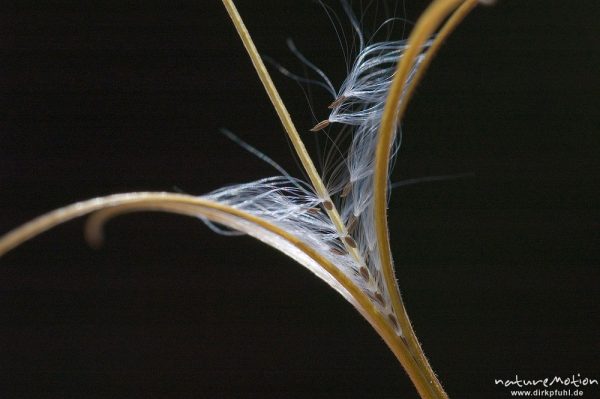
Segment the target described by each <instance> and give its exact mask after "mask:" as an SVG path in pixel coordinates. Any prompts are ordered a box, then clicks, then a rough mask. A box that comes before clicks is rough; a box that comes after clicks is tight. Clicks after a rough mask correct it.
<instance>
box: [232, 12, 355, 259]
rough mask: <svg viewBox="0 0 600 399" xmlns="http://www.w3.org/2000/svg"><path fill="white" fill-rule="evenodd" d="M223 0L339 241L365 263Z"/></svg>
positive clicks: (236, 17)
mask: <svg viewBox="0 0 600 399" xmlns="http://www.w3.org/2000/svg"><path fill="white" fill-rule="evenodd" d="M223 4H224V5H225V8H226V9H227V13H228V14H229V17H230V18H231V21H232V22H233V25H234V26H235V29H236V30H237V32H238V34H239V35H240V38H241V39H242V43H243V44H244V47H245V48H246V51H247V52H248V55H249V56H250V59H251V60H252V65H254V69H255V70H256V73H257V74H258V77H259V78H260V81H261V82H262V84H263V86H264V88H265V91H266V92H267V95H268V96H269V99H270V100H271V103H272V104H273V107H274V108H275V111H276V112H277V115H278V116H279V119H280V120H281V123H282V125H283V127H284V129H285V131H286V133H287V135H288V137H289V138H290V141H291V142H292V145H293V147H294V150H295V151H296V154H298V158H299V159H300V162H301V163H302V166H303V167H304V170H305V171H306V174H307V175H308V178H309V179H310V182H311V184H312V186H313V187H314V189H315V192H316V194H317V196H318V197H319V198H320V199H321V200H323V202H324V204H325V212H326V213H327V215H328V216H329V218H330V219H331V221H332V222H333V225H334V226H335V228H336V230H337V232H338V234H339V235H340V238H342V240H341V241H342V244H343V245H344V247H345V248H346V251H347V252H348V253H349V254H351V255H352V257H353V258H354V259H355V260H356V261H357V262H358V263H359V264H364V263H365V261H364V259H363V257H362V255H361V254H360V252H359V251H358V250H357V249H356V248H353V247H352V246H350V245H349V244H348V243H347V242H346V241H345V240H343V237H345V236H347V235H349V234H348V229H347V228H346V225H345V224H344V222H343V219H342V217H341V216H340V213H339V211H338V210H337V208H336V206H335V204H334V203H333V201H332V200H331V196H330V195H329V191H328V190H327V187H326V186H325V184H324V183H323V180H322V179H321V176H320V175H319V173H318V172H317V168H316V167H315V165H314V163H313V161H312V159H311V158H310V155H309V154H308V151H307V150H306V147H305V146H304V143H303V142H302V139H300V135H299V134H298V130H297V129H296V126H295V125H294V123H293V122H292V118H291V117H290V114H289V112H288V111H287V108H286V106H285V104H284V103H283V101H282V100H281V96H280V95H279V92H278V91H277V88H276V87H275V84H274V83H273V80H272V79H271V75H270V74H269V72H268V71H267V68H266V67H265V64H264V63H263V61H262V59H261V57H260V55H259V53H258V50H257V49H256V46H255V45H254V41H253V40H252V37H251V36H250V33H249V32H248V29H247V28H246V25H245V24H244V21H243V20H242V17H241V16H240V14H239V12H238V10H237V8H236V7H235V4H234V3H233V0H223Z"/></svg>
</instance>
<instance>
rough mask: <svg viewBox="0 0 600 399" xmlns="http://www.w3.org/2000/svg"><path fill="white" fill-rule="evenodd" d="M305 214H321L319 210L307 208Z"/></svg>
mask: <svg viewBox="0 0 600 399" xmlns="http://www.w3.org/2000/svg"><path fill="white" fill-rule="evenodd" d="M306 212H308V213H312V214H317V213H319V212H321V210H320V209H319V208H308V209H307V210H306Z"/></svg>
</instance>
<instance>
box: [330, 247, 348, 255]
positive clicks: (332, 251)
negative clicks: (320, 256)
mask: <svg viewBox="0 0 600 399" xmlns="http://www.w3.org/2000/svg"><path fill="white" fill-rule="evenodd" d="M329 252H331V253H333V254H336V255H346V252H344V251H342V250H341V249H339V248H336V247H331V248H329Z"/></svg>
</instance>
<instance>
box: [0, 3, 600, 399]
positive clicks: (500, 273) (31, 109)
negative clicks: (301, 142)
mask: <svg viewBox="0 0 600 399" xmlns="http://www.w3.org/2000/svg"><path fill="white" fill-rule="evenodd" d="M239 3H240V4H239V7H240V12H241V14H242V15H243V16H244V17H245V18H246V21H247V24H248V27H249V29H250V31H251V32H252V34H253V35H254V38H255V40H256V42H257V45H258V47H259V49H260V50H261V51H262V52H263V53H265V54H268V55H269V56H271V57H273V58H274V59H276V60H278V61H279V62H281V63H282V64H284V65H286V66H287V67H289V68H290V69H291V70H294V71H298V72H300V74H302V70H303V68H302V65H301V64H300V63H299V62H298V61H297V60H295V59H294V57H293V56H292V55H291V54H290V53H289V51H287V49H286V47H285V39H286V38H287V37H292V38H294V39H295V41H296V44H297V45H298V47H299V48H300V49H302V51H303V52H304V53H305V54H306V55H307V57H309V58H310V59H311V60H313V61H314V62H315V63H317V64H318V65H319V66H321V67H322V68H323V69H324V70H325V71H326V72H327V73H328V74H329V75H330V77H331V78H332V80H333V81H334V84H336V85H339V83H340V81H341V79H342V78H343V77H344V74H345V62H344V60H343V58H342V57H341V55H340V54H341V52H340V45H339V44H338V42H337V39H336V36H335V34H334V33H333V31H332V28H331V25H330V23H329V22H328V20H327V18H326V17H325V15H324V13H323V11H322V10H321V9H320V7H319V6H318V5H316V4H314V3H312V2H310V1H297V2H291V1H290V2H281V1H254V2H250V1H243V2H242V1H240V2H239ZM409 3H412V4H409ZM2 4H3V5H2V6H1V8H0V17H1V21H0V38H1V39H0V45H1V48H0V54H1V57H2V60H1V62H0V65H1V66H0V69H1V71H2V72H1V76H0V89H1V91H2V98H1V101H2V103H1V107H0V109H1V111H0V115H1V116H0V121H1V122H0V187H1V190H2V191H1V195H0V231H2V232H6V231H8V230H9V229H11V228H13V227H15V226H17V225H19V224H21V223H23V222H25V221H27V220H29V219H31V218H33V217H35V216H37V215H39V214H41V213H43V212H46V211H49V210H52V209H55V208H57V207H60V206H63V205H66V204H69V203H72V202H74V201H77V200H83V199H88V198H91V197H95V196H100V195H106V194H112V193H117V192H126V191H135V190H157V191H158V190H168V191H173V190H181V191H184V192H188V193H194V194H201V193H205V192H208V191H210V190H212V189H215V188H218V187H220V186H222V185H225V184H230V183H236V182H245V181H249V180H252V179H257V178H260V177H264V176H268V175H272V174H274V172H273V170H272V169H271V168H270V167H269V166H268V165H266V164H264V163H263V162H261V161H260V160H258V159H257V158H255V157H253V156H252V155H250V154H248V153H247V152H245V151H244V150H242V149H241V148H239V147H238V146H236V145H235V144H234V143H232V142H230V141H229V140H227V139H226V138H224V137H223V136H222V135H220V134H219V133H218V129H219V128H221V127H227V128H229V129H231V130H233V131H234V132H236V133H237V134H238V135H239V136H241V137H242V138H244V139H245V140H247V141H248V142H250V143H251V144H253V145H255V146H256V147H258V148H259V149H261V150H262V151H264V152H265V153H266V154H268V155H269V156H271V157H273V158H274V159H275V160H276V161H277V162H279V163H281V164H282V165H283V166H284V167H286V168H287V169H289V170H291V171H293V173H294V174H296V175H300V172H299V171H298V168H297V167H296V166H295V163H294V161H293V157H292V155H291V153H292V151H291V150H290V149H289V146H288V143H287V141H286V138H285V136H284V134H283V131H282V129H281V127H280V124H279V122H278V120H277V118H276V116H275V113H274V111H273V110H272V108H271V106H270V104H269V102H268V100H267V98H266V96H265V94H264V93H263V91H262V88H261V86H260V84H259V81H258V79H257V78H256V76H255V74H254V72H253V69H252V67H251V64H250V62H249V61H248V59H247V57H246V54H245V52H244V50H243V48H242V46H241V44H240V42H239V40H238V37H237V36H236V33H235V31H234V29H233V27H232V26H231V23H230V22H229V20H228V17H227V15H226V13H225V11H224V9H223V7H222V5H221V4H220V2H219V1H216V0H214V1H190V2H175V3H171V4H168V5H164V6H157V5H155V4H152V3H148V2H139V3H138V2H131V3H129V2H123V3H115V4H111V3H108V2H103V5H97V6H93V7H92V6H84V5H73V4H70V3H69V4H67V3H66V2H43V5H41V4H39V2H32V3H27V2H3V3H2ZM355 5H356V6H357V7H356V8H357V9H358V8H359V7H358V4H357V3H355ZM423 7H424V4H422V2H421V1H416V2H407V4H406V14H405V15H406V16H407V18H409V19H411V20H413V21H414V20H415V19H416V17H417V16H418V14H419V12H420V11H421V10H422V8H423ZM336 9H337V10H338V11H339V7H336ZM396 15H400V16H402V15H404V11H403V10H402V5H400V6H399V9H398V11H397V13H396ZM597 21H598V6H597V1H596V0H593V1H592V0H590V1H584V0H578V1H526V2H525V1H516V0H513V1H508V0H507V1H500V2H499V3H498V4H497V5H496V6H495V7H488V8H480V9H477V10H476V11H475V12H473V13H472V15H470V16H469V17H468V19H467V21H466V22H465V23H464V24H463V25H462V26H461V27H460V28H459V29H458V31H457V32H456V34H455V35H453V36H452V38H451V39H450V40H449V42H448V43H447V45H446V46H445V47H444V48H443V50H442V51H441V53H440V55H439V57H438V58H437V59H436V61H435V62H434V64H433V66H432V68H431V70H430V72H429V74H428V76H427V78H426V79H425V81H424V83H423V84H422V85H421V87H420V89H419V90H418V93H417V96H416V97H415V99H414V101H413V103H412V104H411V106H410V108H409V112H408V115H407V118H406V121H405V124H404V127H405V135H404V143H403V147H402V150H401V152H400V155H399V159H398V163H397V168H396V170H395V173H394V179H395V180H401V179H406V178H414V177H423V176H431V175H441V174H453V173H463V172H473V173H475V177H473V178H467V179H462V180H452V181H442V182H436V183H423V184H419V185H413V186H409V187H405V188H402V189H398V190H396V191H395V192H394V195H393V197H392V200H391V203H390V218H391V220H390V224H391V228H392V232H391V234H392V240H393V242H394V254H395V257H396V268H397V274H398V279H399V282H400V287H401V290H402V293H403V296H404V299H405V301H406V304H407V307H408V311H409V314H410V315H411V317H412V320H413V322H414V326H415V329H416V331H417V335H418V336H419V337H420V339H421V342H422V344H423V347H424V349H425V352H426V354H427V355H428V357H429V359H430V361H431V363H432V365H433V367H434V369H435V370H436V372H437V373H438V374H439V376H440V379H441V381H442V382H443V383H444V385H445V387H446V389H447V391H448V393H449V395H450V397H451V398H483V397H498V398H505V397H508V393H507V389H505V388H499V387H495V386H494V382H493V379H494V378H506V379H508V378H513V377H514V375H515V374H518V375H519V376H521V377H524V378H543V377H548V376H549V377H552V376H555V375H558V376H569V375H571V374H577V373H581V375H582V376H588V377H594V378H600V372H599V371H600V370H599V368H598V363H597V358H598V355H599V353H600V339H599V338H598V337H599V334H598V325H600V323H599V322H600V314H599V305H598V284H599V274H600V273H599V271H598V262H599V259H600V256H599V251H598V239H599V226H600V218H599V217H600V211H599V204H600V198H599V190H598V182H599V179H598V177H599V162H598V160H597V154H598V149H599V146H598V142H597V136H598V126H599V124H598V119H599V118H598V107H597V98H598V93H599V79H598V70H599V68H598V67H599V62H598V61H599V57H598V37H599V32H598V22H597ZM371 26H372V25H371ZM409 28H410V27H407V28H406V29H407V30H408V29H409ZM274 76H275V80H276V82H277V84H278V86H279V87H280V89H281V93H282V96H283V97H284V99H285V101H286V102H287V104H288V106H289V109H290V111H291V113H292V115H293V117H294V120H295V121H296V123H297V124H298V127H299V129H300V130H301V131H303V132H306V130H307V129H308V128H309V127H311V126H312V125H313V124H314V122H315V119H313V118H312V117H311V115H310V112H309V108H308V105H307V102H306V99H305V97H304V94H303V92H302V90H301V89H300V88H299V87H298V85H297V84H296V83H295V82H292V81H289V80H287V79H286V78H283V77H282V76H280V75H278V74H277V73H274ZM329 101H331V99H330V98H328V97H327V96H325V95H323V93H321V92H319V91H318V90H313V91H312V93H311V104H312V105H313V107H314V109H315V113H316V114H317V118H319V119H322V118H323V117H325V116H326V112H325V111H326V108H325V107H326V105H327V104H328V103H329ZM303 134H306V135H307V136H309V138H310V135H309V134H308V133H303ZM82 226H83V221H81V220H78V221H76V222H71V223H68V224H66V225H63V226H60V227H58V228H56V229H55V230H53V231H51V232H49V233H46V234H44V235H42V236H41V237H39V238H36V239H34V240H33V241H31V242H28V243H26V244H25V245H23V246H22V247H20V248H18V249H16V250H15V251H13V252H11V253H9V254H8V255H6V256H5V257H4V258H2V259H1V260H0V290H1V291H0V397H2V398H37V397H56V398H63V397H81V398H91V397H128V396H137V397H144V398H154V397H261V398H262V397H274V398H275V397H277V398H285V397H307V398H311V397H317V396H321V397H361V398H414V397H416V396H417V394H416V392H415V390H414V388H413V387H412V386H411V384H410V382H409V380H408V378H407V377H406V375H405V373H404V371H403V370H402V369H401V367H400V365H399V364H398V363H397V361H396V359H395V358H394V357H393V356H392V354H391V353H390V352H389V350H388V349H387V348H386V346H385V345H384V344H383V342H382V341H381V339H380V338H379V337H378V336H377V335H376V334H375V333H374V331H373V330H372V329H371V327H370V326H369V325H368V324H367V323H366V322H365V321H364V320H363V319H362V318H361V317H360V316H359V315H358V313H357V312H356V311H355V310H354V309H353V308H352V307H351V306H349V305H348V304H347V303H345V301H344V300H343V299H342V298H341V297H340V296H339V295H337V294H336V293H335V292H334V291H333V290H331V289H330V288H329V287H327V286H326V285H325V284H324V283H322V282H321V281H319V280H318V279H316V278H315V277H314V276H313V275H311V274H310V273H308V272H307V271H306V270H304V269H303V268H301V267H300V266H298V265H297V264H295V263H293V262H292V261H291V260H289V259H288V258H286V257H284V256H283V255H281V254H279V253H276V252H275V251H273V250H272V249H270V248H268V247H266V246H265V245H263V244H259V243H257V242H255V241H254V240H252V239H250V238H248V237H241V238H227V237H221V236H218V235H215V234H213V233H212V232H210V231H209V230H208V229H207V228H206V227H205V226H203V225H202V224H201V223H200V222H199V221H196V220H193V219H189V218H184V217H179V216H171V215H162V214H137V215H131V216H126V217H122V218H120V219H118V220H115V221H113V222H111V223H110V224H109V226H108V228H107V241H106V243H105V245H104V247H103V248H102V249H101V250H99V251H94V250H92V249H90V248H89V247H88V246H87V245H86V243H85V241H84V239H83V237H82V234H81V231H82ZM584 391H585V394H586V395H585V397H594V395H598V392H600V389H598V388H594V389H589V388H588V389H587V390H584Z"/></svg>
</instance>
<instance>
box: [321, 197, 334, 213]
mask: <svg viewBox="0 0 600 399" xmlns="http://www.w3.org/2000/svg"><path fill="white" fill-rule="evenodd" d="M323 206H324V207H325V209H327V210H328V211H330V210H332V209H333V203H332V202H331V201H329V200H326V201H323Z"/></svg>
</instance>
